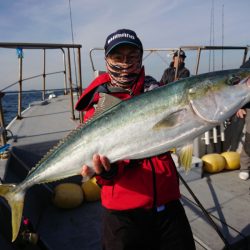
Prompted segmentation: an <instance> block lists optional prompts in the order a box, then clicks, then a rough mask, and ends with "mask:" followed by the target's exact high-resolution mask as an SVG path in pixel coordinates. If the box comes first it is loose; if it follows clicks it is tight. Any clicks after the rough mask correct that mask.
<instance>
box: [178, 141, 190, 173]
mask: <svg viewBox="0 0 250 250" xmlns="http://www.w3.org/2000/svg"><path fill="white" fill-rule="evenodd" d="M178 156H179V158H178V160H179V164H180V166H182V167H184V169H185V171H186V173H187V172H189V170H190V168H191V164H192V157H193V143H189V144H187V145H185V146H183V147H182V148H180V149H179V150H178Z"/></svg>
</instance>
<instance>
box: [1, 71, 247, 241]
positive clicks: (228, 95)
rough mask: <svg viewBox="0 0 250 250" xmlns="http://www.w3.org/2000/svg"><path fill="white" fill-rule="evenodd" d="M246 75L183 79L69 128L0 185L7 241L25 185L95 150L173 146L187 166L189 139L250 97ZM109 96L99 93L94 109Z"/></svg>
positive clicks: (136, 154)
mask: <svg viewBox="0 0 250 250" xmlns="http://www.w3.org/2000/svg"><path fill="white" fill-rule="evenodd" d="M249 76H250V69H236V70H226V71H219V72H213V73H207V74H201V75H198V76H194V77H190V78H185V79H183V80H180V81H177V82H175V83H172V84H169V85H166V86H163V87H161V88H158V89H154V90H152V91H150V92H146V93H144V94H142V95H140V96H137V97H134V98H132V99H130V100H126V101H122V102H119V103H117V104H116V105H115V106H113V107H110V108H109V109H106V111H104V112H102V113H100V114H99V115H97V116H96V117H94V118H93V119H92V120H91V121H89V122H88V123H87V124H85V125H84V126H82V127H80V128H78V129H76V130H75V131H73V132H72V133H70V135H69V136H68V137H66V138H65V139H64V140H63V141H62V142H60V143H59V144H58V146H57V147H55V148H54V149H53V150H52V151H50V152H49V153H48V154H47V155H45V156H44V158H43V159H42V160H41V161H40V162H39V163H38V164H37V165H36V166H35V167H34V168H33V169H32V170H31V171H30V173H29V174H28V176H27V177H26V178H25V179H24V180H23V181H22V182H21V183H19V184H4V185H0V196H2V197H3V198H4V199H6V200H7V202H8V204H9V206H10V208H11V211H12V231H13V233H12V240H13V241H14V240H15V239H16V237H17V235H18V231H19V228H20V223H21V217H22V211H23V206H24V197H25V193H26V190H27V189H28V188H30V187H31V186H33V185H35V184H40V183H46V182H51V181H55V180H59V179H63V178H66V177H70V176H73V175H78V174H79V173H80V172H81V169H82V166H83V165H84V164H86V165H88V166H90V167H91V166H92V156H93V154H95V153H98V154H101V155H105V156H107V157H108V159H109V160H110V162H116V161H118V160H121V159H139V158H144V157H149V156H154V155H158V154H161V153H164V152H166V151H168V150H170V149H172V148H173V147H175V148H177V149H178V151H177V152H178V153H179V159H180V164H181V165H182V166H184V167H185V168H186V169H188V168H189V167H190V165H191V158H192V145H193V139H194V138H196V137H197V136H199V135H202V134H203V133H204V132H205V131H207V130H210V129H211V128H213V127H214V126H216V125H218V124H221V123H222V122H223V121H225V120H226V119H227V118H228V117H230V116H232V115H233V114H235V113H236V111H237V110H238V109H239V108H240V107H242V106H243V105H244V104H246V103H248V102H249V101H250V80H249ZM236 83H239V84H236ZM110 98H111V97H109V98H107V96H106V95H105V94H103V95H102V99H101V102H100V103H101V105H100V107H99V111H100V110H101V109H102V108H104V106H105V103H107V102H105V100H110ZM97 109H98V108H97ZM99 111H98V110H96V113H98V112H99Z"/></svg>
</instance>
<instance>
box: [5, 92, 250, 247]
mask: <svg viewBox="0 0 250 250" xmlns="http://www.w3.org/2000/svg"><path fill="white" fill-rule="evenodd" d="M69 110H70V102H69V96H59V97H57V98H53V99H51V100H47V101H44V102H39V103H36V105H32V106H31V107H30V108H29V109H27V110H26V111H25V112H23V119H21V120H16V121H14V122H12V123H11V124H10V125H9V127H8V129H10V130H11V131H12V133H13V135H14V138H12V139H10V140H9V141H8V143H10V144H11V156H10V158H9V159H8V160H0V177H1V178H2V179H3V181H4V182H8V183H9V182H20V181H21V180H22V179H24V178H25V176H26V175H27V172H28V169H30V168H31V167H33V166H34V165H35V163H36V162H38V161H39V160H40V158H41V157H42V156H43V155H44V154H45V153H46V152H47V151H48V150H49V149H50V148H51V147H52V146H53V145H55V144H56V143H57V142H58V141H59V140H60V139H62V138H64V137H65V136H66V135H67V134H68V133H69V132H70V131H71V130H72V129H74V128H75V127H77V126H78V122H77V121H74V120H72V119H71V113H70V112H69ZM194 171H195V170H194ZM238 172H239V171H238V170H237V171H230V172H222V173H219V174H213V175H205V176H204V177H203V178H195V179H192V178H191V179H190V178H189V176H188V175H187V176H185V174H182V176H183V177H184V179H186V180H187V182H188V185H189V186H190V188H191V189H192V190H193V192H194V193H195V195H196V196H197V197H198V199H199V200H200V202H201V203H202V204H203V206H204V207H205V208H206V210H207V211H208V212H209V214H210V215H211V217H212V219H213V220H214V221H215V222H216V224H217V225H218V227H219V228H220V231H221V232H222V234H223V235H224V237H225V238H226V240H227V241H228V242H229V243H230V245H231V246H232V249H250V224H249V222H250V195H249V185H250V181H249V180H248V181H241V180H240V179H239V178H238ZM70 180H72V181H76V182H80V181H81V178H80V177H75V178H73V179H70ZM65 181H68V180H65ZM56 184H57V183H50V184H48V185H47V184H46V185H36V186H34V187H32V188H30V190H29V191H28V193H27V196H26V200H25V208H24V215H28V216H29V218H30V219H31V221H32V224H33V227H34V229H35V231H37V232H38V234H39V236H40V240H41V241H42V242H43V245H44V246H45V247H46V248H44V249H61V250H64V249H65V250H66V249H67V250H70V249H72V250H73V249H74V250H77V249H84V250H88V249H91V250H97V249H101V246H100V228H101V213H102V208H101V206H100V202H93V203H83V204H82V205H81V206H80V207H78V208H76V209H71V210H62V209H58V208H56V207H54V206H53V205H52V203H51V196H52V194H53V187H54V185H56ZM181 192H182V194H183V197H182V202H183V204H184V207H185V210H186V213H187V216H188V218H189V221H190V223H191V227H192V231H193V234H194V237H195V240H196V246H197V249H223V248H224V243H223V241H222V240H221V238H220V237H219V236H218V234H217V233H216V231H215V230H214V229H213V228H212V227H211V225H210V224H209V222H208V221H207V219H206V218H205V217H204V214H203V213H202V212H201V210H200V208H199V207H198V206H197V205H196V204H195V203H194V202H193V199H192V197H191V195H190V193H189V192H188V191H187V189H186V188H185V187H184V186H183V185H182V184H181ZM0 210H2V211H5V210H6V205H3V204H0ZM3 214H7V215H6V216H3V215H2V213H0V224H1V225H2V229H1V232H0V246H1V249H2V246H4V248H3V249H18V248H17V246H16V245H15V244H13V243H10V233H11V229H10V218H9V214H8V212H6V211H5V213H3ZM3 223H4V224H3ZM3 230H4V232H3Z"/></svg>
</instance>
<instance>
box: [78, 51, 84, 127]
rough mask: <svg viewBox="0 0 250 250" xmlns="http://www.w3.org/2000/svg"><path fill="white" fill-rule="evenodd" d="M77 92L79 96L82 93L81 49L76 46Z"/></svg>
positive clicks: (81, 114) (81, 121) (81, 117)
mask: <svg viewBox="0 0 250 250" xmlns="http://www.w3.org/2000/svg"><path fill="white" fill-rule="evenodd" d="M77 52H78V79H79V82H78V93H79V96H81V95H82V70H81V49H80V48H78V50H77ZM80 123H83V113H82V112H80Z"/></svg>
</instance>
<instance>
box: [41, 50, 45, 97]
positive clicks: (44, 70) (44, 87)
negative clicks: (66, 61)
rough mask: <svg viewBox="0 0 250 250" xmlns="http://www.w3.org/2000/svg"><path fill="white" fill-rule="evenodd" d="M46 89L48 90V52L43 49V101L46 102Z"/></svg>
mask: <svg viewBox="0 0 250 250" xmlns="http://www.w3.org/2000/svg"><path fill="white" fill-rule="evenodd" d="M45 88H46V50H45V49H43V92H42V93H43V94H42V99H43V101H44V100H45Z"/></svg>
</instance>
